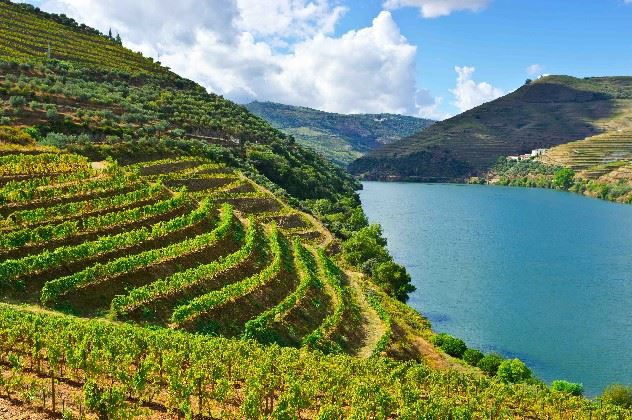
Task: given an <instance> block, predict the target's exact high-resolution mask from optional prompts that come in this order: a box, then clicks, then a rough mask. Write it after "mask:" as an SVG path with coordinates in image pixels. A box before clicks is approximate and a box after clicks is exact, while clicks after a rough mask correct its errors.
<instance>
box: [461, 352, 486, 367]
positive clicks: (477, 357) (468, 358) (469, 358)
mask: <svg viewBox="0 0 632 420" xmlns="http://www.w3.org/2000/svg"><path fill="white" fill-rule="evenodd" d="M482 358H483V353H482V352H481V351H480V350H477V349H467V350H465V352H464V353H463V360H465V362H466V363H467V364H468V365H471V366H476V365H478V362H480V361H481V359H482Z"/></svg>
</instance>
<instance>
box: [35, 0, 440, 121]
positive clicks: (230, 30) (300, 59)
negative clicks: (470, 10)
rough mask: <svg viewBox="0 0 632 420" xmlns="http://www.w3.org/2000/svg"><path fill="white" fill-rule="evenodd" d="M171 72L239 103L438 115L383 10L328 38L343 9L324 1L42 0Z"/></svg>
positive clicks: (411, 54)
mask: <svg viewBox="0 0 632 420" xmlns="http://www.w3.org/2000/svg"><path fill="white" fill-rule="evenodd" d="M43 8H44V9H45V10H51V11H56V12H63V13H67V14H69V15H71V16H73V17H75V18H76V19H78V20H80V21H82V22H86V23H87V24H89V25H92V26H95V27H97V28H99V29H100V30H102V31H107V30H108V28H109V27H112V28H113V30H115V31H117V32H120V33H121V36H122V37H123V41H124V44H125V45H126V46H128V47H130V48H132V49H135V50H139V51H141V52H143V53H144V54H146V55H150V56H152V57H154V58H159V59H160V61H161V62H162V63H163V64H165V65H167V66H169V67H171V68H172V69H173V70H174V71H176V72H177V73H179V74H181V75H183V76H185V77H188V78H190V79H193V80H196V81H197V82H199V83H201V84H202V85H204V86H205V87H206V88H208V89H209V90H210V91H212V92H215V93H218V94H222V95H224V96H226V97H228V98H229V99H232V100H234V101H237V102H241V103H244V102H248V101H251V100H271V101H277V102H283V103H288V104H293V105H303V106H309V107H314V108H318V109H322V110H325V111H331V112H341V113H364V112H367V113H378V112H392V113H404V114H410V115H424V116H429V115H432V116H434V117H436V115H437V111H436V110H437V107H438V105H439V102H438V101H437V100H436V99H435V98H432V96H431V95H430V94H429V93H428V92H427V91H424V90H420V89H418V88H417V86H416V80H415V55H416V51H417V50H416V47H415V46H414V45H412V44H410V43H409V42H408V41H407V40H406V38H404V37H403V36H402V35H401V33H400V30H399V27H398V26H397V24H396V23H395V21H394V20H393V18H392V16H391V14H390V12H388V11H382V12H381V13H380V14H379V15H378V16H377V17H376V18H375V19H374V20H373V21H372V23H371V26H369V27H366V28H362V29H359V30H352V31H349V32H347V33H345V34H343V35H341V36H334V35H333V30H334V27H335V25H336V23H337V22H338V20H339V19H340V17H341V16H342V15H343V14H344V12H345V9H344V8H342V7H340V6H333V5H331V4H330V2H329V0H311V1H310V0H270V1H266V2H261V1H259V0H207V1H204V2H195V1H193V0H181V1H179V2H177V3H174V2H172V1H167V0H152V1H150V0H138V1H134V2H128V1H127V0H47V1H46V2H45V3H44V5H43Z"/></svg>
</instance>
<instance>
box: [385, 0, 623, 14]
mask: <svg viewBox="0 0 632 420" xmlns="http://www.w3.org/2000/svg"><path fill="white" fill-rule="evenodd" d="M489 1H490V0H386V1H384V7H385V8H387V9H398V8H400V7H416V8H418V9H419V13H421V16H423V17H425V18H436V17H440V16H447V15H449V14H451V13H452V12H457V11H461V10H471V11H479V10H482V9H484V8H485V7H487V5H488V4H489ZM626 1H627V0H626ZM630 1H632V0H630Z"/></svg>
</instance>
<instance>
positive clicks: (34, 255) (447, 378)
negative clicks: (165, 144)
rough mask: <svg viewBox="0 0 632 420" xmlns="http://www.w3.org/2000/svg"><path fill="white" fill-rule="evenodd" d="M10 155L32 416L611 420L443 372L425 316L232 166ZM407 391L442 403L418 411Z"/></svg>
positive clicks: (22, 378) (5, 228)
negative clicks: (330, 249) (338, 258)
mask: <svg viewBox="0 0 632 420" xmlns="http://www.w3.org/2000/svg"><path fill="white" fill-rule="evenodd" d="M18 149H19V148H18ZM2 159H3V160H2V162H3V165H0V171H2V173H5V174H6V175H5V176H7V177H10V179H9V178H6V179H3V182H2V184H1V185H0V197H3V201H2V205H1V206H0V214H1V215H2V217H3V219H2V220H1V221H0V226H1V229H2V240H1V241H0V255H2V259H1V262H0V290H2V299H3V300H4V301H5V302H6V303H4V304H2V305H1V306H0V334H2V340H0V342H1V343H2V344H1V346H2V356H0V366H1V370H2V375H0V377H1V378H2V381H1V382H0V385H2V386H3V387H4V390H5V393H6V395H8V396H9V397H11V398H13V400H10V401H14V403H15V402H16V401H25V400H24V399H23V397H22V396H24V395H26V394H25V393H26V392H27V391H28V392H30V394H29V395H31V396H30V397H28V401H30V402H29V403H28V405H27V407H30V408H28V409H27V411H28V410H39V411H40V413H41V414H42V416H44V417H45V416H47V415H49V414H52V413H60V412H65V413H66V414H67V415H70V414H72V415H75V416H83V415H86V414H88V413H97V414H99V415H106V414H107V413H109V414H107V415H110V416H114V417H118V416H128V415H132V414H133V415H140V416H153V417H157V418H161V417H170V416H171V415H174V414H177V413H180V414H181V415H185V416H193V415H194V414H195V415H196V416H198V417H200V416H201V417H200V418H207V417H208V418H211V417H242V416H244V417H250V418H256V417H259V416H266V415H272V416H274V417H284V416H289V417H296V416H300V417H314V416H321V418H329V417H328V416H334V417H338V416H340V415H354V416H358V417H362V418H364V417H367V416H368V417H379V418H381V417H383V416H385V415H386V413H398V415H402V416H405V415H410V416H413V417H416V416H417V415H418V414H420V413H422V412H423V413H428V412H433V413H440V414H438V415H457V416H458V413H472V415H474V414H475V413H478V414H479V415H484V416H489V415H492V416H498V415H500V416H502V415H509V414H510V413H523V414H524V413H530V412H531V410H533V408H532V405H533V401H534V400H536V399H537V400H538V401H546V405H543V407H544V408H542V409H541V410H540V411H539V413H549V414H551V415H553V416H558V417H559V418H563V417H564V416H566V415H567V414H568V413H585V412H586V411H584V410H599V409H598V408H597V407H596V406H591V405H586V404H587V403H586V402H584V401H582V400H577V401H574V400H564V399H560V398H559V396H556V395H555V394H548V393H549V391H548V390H546V388H543V389H542V388H540V387H538V386H536V385H533V386H526V385H525V386H523V387H522V388H520V389H521V391H520V393H519V394H516V391H517V390H518V388H516V390H511V391H510V387H509V386H507V385H502V386H500V388H499V385H498V384H497V383H496V382H494V381H490V380H488V379H484V378H483V377H481V376H480V374H476V373H473V372H472V373H469V372H470V371H468V369H466V368H464V367H462V366H461V367H458V370H460V371H464V372H468V373H456V372H455V371H452V370H448V371H447V372H446V373H440V372H441V369H445V368H446V367H449V366H453V367H457V366H459V365H458V364H457V363H456V362H454V361H452V359H451V358H450V357H449V356H447V355H445V354H443V353H441V352H438V351H436V350H434V349H433V348H432V346H430V345H429V344H428V343H427V341H425V340H426V339H428V338H429V337H430V336H429V334H430V331H429V328H428V324H427V323H426V321H425V320H423V319H422V318H421V317H419V315H418V314H416V313H415V312H414V311H412V309H410V308H407V307H406V306H405V305H403V304H401V303H399V302H397V301H395V300H393V299H392V298H390V297H388V296H386V295H385V294H384V293H383V292H381V291H380V290H379V289H377V288H376V287H375V286H372V285H370V284H369V283H368V282H366V280H364V279H363V278H362V276H356V275H350V274H349V273H345V271H343V270H342V269H340V268H339V267H338V266H337V265H336V263H335V262H334V260H332V259H331V258H330V257H329V256H327V254H326V252H325V251H324V249H326V248H327V246H328V245H330V241H331V236H330V234H329V233H328V232H327V231H326V230H325V229H324V228H323V227H322V226H321V225H320V224H319V223H318V222H317V221H316V220H315V219H313V218H312V217H311V216H308V215H306V214H304V213H302V212H299V211H297V210H294V209H293V208H292V207H290V206H288V205H287V204H286V203H284V202H283V201H281V200H279V199H278V198H277V197H275V196H274V195H273V194H271V193H270V192H268V191H266V190H265V189H264V188H262V187H261V186H259V185H257V184H256V183H254V182H252V181H251V180H249V179H248V178H247V177H245V176H243V175H242V174H241V173H239V172H238V171H236V170H234V169H232V168H230V167H227V166H224V165H222V164H217V163H214V162H212V161H209V160H206V159H202V158H197V157H190V158H187V157H184V158H178V159H165V160H158V161H148V162H143V163H137V164H134V165H130V166H119V165H117V164H116V163H115V162H113V161H109V162H100V163H98V164H95V163H91V162H89V161H87V160H86V159H85V158H81V157H79V156H77V155H72V154H68V153H60V152H56V151H55V150H53V149H50V148H39V147H31V148H30V153H28V154H19V153H18V154H7V155H5V156H4V157H3V158H2ZM8 174H11V175H8ZM49 174H58V175H55V176H50V175H49ZM16 191H20V192H22V193H20V194H15V192H16ZM15 304H27V305H28V306H26V307H22V309H17V308H16V307H15V306H13V305H15ZM48 310H56V311H62V312H66V313H70V314H75V315H79V316H81V317H83V318H84V319H85V318H92V319H93V320H92V321H89V320H81V318H69V317H64V316H60V315H55V314H53V313H52V312H48ZM121 321H125V322H132V323H135V324H140V325H144V326H149V325H153V326H155V327H154V328H156V327H162V328H159V329H158V330H150V329H143V328H137V327H130V326H124V325H121ZM371 323H372V324H371ZM174 330H179V331H180V332H177V331H174ZM152 331H153V332H152ZM191 332H196V333H199V334H202V335H203V336H207V337H208V336H209V335H222V336H224V337H229V338H230V337H232V338H233V339H234V340H236V341H228V340H226V339H220V338H203V337H202V336H195V335H190V334H189V333H191ZM244 339H245V340H246V341H244ZM253 339H254V340H256V341H259V342H260V343H262V344H267V345H269V344H273V343H276V344H280V345H283V346H289V347H303V348H305V349H309V350H310V351H308V352H305V351H300V352H299V351H297V350H289V349H283V348H280V347H277V346H274V347H260V346H258V345H255V344H253V343H252V342H249V341H247V340H253ZM95 340H97V341H95ZM422 343H425V345H423V344H422ZM428 348H430V349H432V350H431V351H428ZM134 349H135V350H134ZM424 349H425V350H424ZM312 350H320V351H322V352H324V353H333V354H345V353H349V354H351V355H354V354H355V355H358V356H360V357H359V358H350V357H348V356H322V353H320V352H317V353H313V352H312ZM210 354H213V355H214V356H213V357H212V358H208V357H207V356H205V355H210ZM218 355H219V356H218ZM385 355H386V356H389V355H390V356H392V357H396V358H399V359H402V358H403V359H418V360H426V362H427V365H428V366H432V367H434V368H438V369H439V370H437V371H433V370H428V367H424V365H421V364H417V363H413V364H398V363H396V362H393V361H391V362H387V361H386V360H385V359H381V356H385ZM365 357H371V359H370V361H366V362H362V361H361V360H362V358H365ZM211 360H213V361H214V362H211ZM255 360H256V363H255ZM183 365H185V366H187V367H186V368H185V369H184V370H180V369H181V368H180V366H183ZM29 366H30V367H29ZM301 366H303V367H304V368H305V369H304V368H303V367H301ZM273 371H274V372H284V373H283V374H281V375H279V376H275V375H271V372H273ZM324 372H327V374H326V376H323V373H324ZM384 375H387V376H384ZM389 375H397V376H400V377H401V380H398V381H397V382H392V381H390V380H388V379H386V378H388V376H389ZM402 375H403V376H402ZM107 378H110V379H107ZM379 378H381V379H379ZM402 380H403V381H404V382H400V381H402ZM395 383H399V385H395ZM336 384H337V385H336ZM450 384H452V385H450ZM400 387H401V388H400ZM407 387H409V388H407ZM446 387H447V388H446ZM450 387H453V391H450ZM403 389H408V391H407V392H412V394H410V398H413V399H417V398H419V397H420V396H422V395H428V396H430V395H432V396H433V398H432V402H427V403H424V404H421V405H415V404H411V403H410V402H408V399H401V398H400V397H397V395H398V394H399V393H400V392H401V390H403ZM161 390H165V391H164V392H163V391H161ZM299 390H300V391H299ZM473 390H476V394H477V398H478V399H477V401H479V402H478V403H476V404H469V405H467V404H466V405H461V406H460V407H459V406H458V405H455V402H456V401H457V400H455V399H454V398H458V400H459V401H460V398H463V397H461V396H459V397H454V396H451V393H454V392H456V393H457V394H456V395H463V396H465V395H471V394H470V393H471V392H473ZM545 390H546V391H545ZM376 392H377V393H379V394H380V395H382V396H383V397H382V398H380V399H371V398H369V399H367V398H363V397H362V396H363V395H368V394H366V393H369V394H371V395H374V393H376ZM340 393H342V394H340ZM340 395H343V397H340ZM106 396H107V397H106ZM425 398H427V397H423V400H425ZM467 398H470V397H469V396H468V397H467ZM98 401H100V402H98ZM411 401H412V400H411ZM483 401H484V403H483ZM501 402H502V403H501ZM543 404H544V403H543ZM556 410H557V411H556ZM601 410H602V411H601V413H610V412H612V413H615V412H617V411H616V410H618V409H617V408H614V407H610V406H606V408H602V409H601ZM32 412H34V411H32ZM104 413H105V414H104ZM125 413H126V414H125ZM380 413H381V414H380ZM414 413H417V414H414ZM450 413H451V414H450ZM494 413H495V414H494ZM503 413H504V414H503Z"/></svg>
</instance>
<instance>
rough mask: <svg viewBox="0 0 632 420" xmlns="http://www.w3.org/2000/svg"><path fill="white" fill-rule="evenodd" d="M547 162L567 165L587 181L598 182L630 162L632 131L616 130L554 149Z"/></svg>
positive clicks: (545, 160)
mask: <svg viewBox="0 0 632 420" xmlns="http://www.w3.org/2000/svg"><path fill="white" fill-rule="evenodd" d="M542 160H543V161H544V162H546V163H550V164H553V165H560V166H567V167H570V168H572V169H573V170H575V171H576V172H578V174H579V175H580V176H582V177H584V178H587V179H598V178H600V177H601V176H603V175H606V174H608V173H609V172H612V171H613V170H615V169H617V168H620V167H622V166H626V165H629V163H630V162H631V161H632V131H615V132H608V133H605V134H600V135H597V136H593V137H588V138H586V139H584V140H579V141H574V142H571V143H566V144H563V145H561V146H557V147H554V148H552V149H550V150H548V151H547V152H546V154H545V155H544V156H543V157H542Z"/></svg>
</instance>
